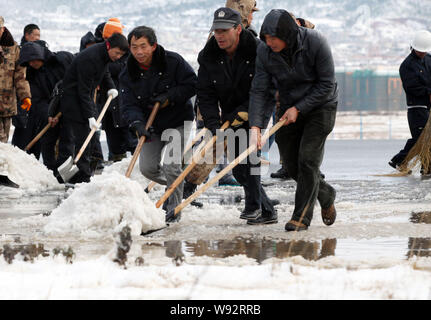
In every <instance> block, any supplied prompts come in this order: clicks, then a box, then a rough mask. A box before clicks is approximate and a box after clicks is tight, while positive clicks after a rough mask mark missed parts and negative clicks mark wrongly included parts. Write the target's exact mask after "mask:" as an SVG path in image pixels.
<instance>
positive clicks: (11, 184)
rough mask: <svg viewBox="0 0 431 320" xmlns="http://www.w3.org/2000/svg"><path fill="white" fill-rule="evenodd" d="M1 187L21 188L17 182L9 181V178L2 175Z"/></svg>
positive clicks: (0, 178)
mask: <svg viewBox="0 0 431 320" xmlns="http://www.w3.org/2000/svg"><path fill="white" fill-rule="evenodd" d="M0 186H5V187H9V188H16V189H18V188H19V185H17V184H16V183H15V182H13V181H12V180H10V179H9V177H8V176H5V175H1V174H0Z"/></svg>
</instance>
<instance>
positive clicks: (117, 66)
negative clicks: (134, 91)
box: [98, 52, 130, 128]
mask: <svg viewBox="0 0 431 320" xmlns="http://www.w3.org/2000/svg"><path fill="white" fill-rule="evenodd" d="M129 55H130V53H129V52H127V53H126V54H124V55H123V56H122V57H121V58H120V59H118V60H117V61H111V62H110V63H109V67H108V68H109V73H110V74H111V78H112V81H114V84H115V87H116V88H117V89H118V88H120V74H121V71H123V69H124V68H125V67H126V63H127V60H128V58H129ZM107 99H108V88H105V87H103V86H102V87H100V94H99V101H98V104H99V109H101V108H103V106H104V105H105V103H106V100H107ZM106 112H107V113H110V114H111V117H105V118H103V122H102V124H103V126H105V121H108V119H112V125H113V126H114V128H120V127H125V126H126V125H127V123H126V121H125V120H124V117H123V114H122V112H121V109H120V99H119V97H117V98H115V99H113V100H112V101H111V104H110V105H109V108H108V110H107V111H106Z"/></svg>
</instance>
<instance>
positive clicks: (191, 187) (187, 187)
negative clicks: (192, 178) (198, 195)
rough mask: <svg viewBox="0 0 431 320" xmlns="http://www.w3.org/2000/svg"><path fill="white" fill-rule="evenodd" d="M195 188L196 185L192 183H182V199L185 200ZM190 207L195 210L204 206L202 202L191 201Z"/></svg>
mask: <svg viewBox="0 0 431 320" xmlns="http://www.w3.org/2000/svg"><path fill="white" fill-rule="evenodd" d="M196 188H197V185H195V184H194V183H190V182H188V181H187V180H186V181H185V182H184V188H183V199H187V198H188V197H190V196H191V195H192V194H193V193H195V191H196ZM190 205H192V206H193V207H196V208H202V207H203V206H204V204H203V203H202V202H199V201H196V200H193V201H192V202H190Z"/></svg>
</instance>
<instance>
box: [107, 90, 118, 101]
mask: <svg viewBox="0 0 431 320" xmlns="http://www.w3.org/2000/svg"><path fill="white" fill-rule="evenodd" d="M109 96H112V99H115V98H116V97H118V90H117V89H110V90H108V97H109Z"/></svg>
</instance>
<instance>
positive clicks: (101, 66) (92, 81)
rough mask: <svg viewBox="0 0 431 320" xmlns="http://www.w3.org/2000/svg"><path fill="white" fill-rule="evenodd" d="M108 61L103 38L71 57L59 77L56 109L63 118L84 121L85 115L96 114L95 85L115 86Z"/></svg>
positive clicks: (86, 119) (86, 116)
mask: <svg viewBox="0 0 431 320" xmlns="http://www.w3.org/2000/svg"><path fill="white" fill-rule="evenodd" d="M110 61H111V59H110V58H109V55H108V50H107V47H106V43H105V42H103V43H98V44H95V45H92V46H91V47H89V48H87V49H86V50H84V51H82V52H80V53H79V54H78V55H77V56H76V57H75V59H74V60H73V62H72V65H71V66H70V68H69V69H68V70H67V72H66V75H65V76H64V80H63V88H64V89H63V90H64V94H63V98H62V100H61V105H60V110H61V111H62V112H63V117H64V118H65V119H68V120H72V121H75V122H80V123H86V122H87V121H88V118H92V117H94V118H97V114H98V112H97V108H96V105H95V103H94V91H95V89H96V87H97V86H98V85H100V84H103V85H104V86H105V87H107V88H109V89H113V88H115V85H114V83H113V81H112V79H111V75H110V74H109V71H108V64H109V62H110Z"/></svg>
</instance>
